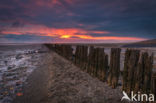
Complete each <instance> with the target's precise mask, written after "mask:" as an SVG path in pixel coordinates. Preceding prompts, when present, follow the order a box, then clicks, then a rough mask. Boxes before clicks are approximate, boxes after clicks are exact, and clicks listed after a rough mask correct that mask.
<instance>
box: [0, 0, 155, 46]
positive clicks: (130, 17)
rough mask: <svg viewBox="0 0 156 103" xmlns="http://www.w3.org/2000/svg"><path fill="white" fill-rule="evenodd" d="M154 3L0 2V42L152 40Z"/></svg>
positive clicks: (143, 0) (100, 0)
mask: <svg viewBox="0 0 156 103" xmlns="http://www.w3.org/2000/svg"><path fill="white" fill-rule="evenodd" d="M154 4H155V2H154V1H153V2H147V1H146V0H141V1H136V0H135V1H128V2H127V1H125V0H121V1H120V0H119V1H118V2H117V1H113V0H109V1H107V0H97V1H96V0H85V1H84V0H74V1H73V0H37V1H36V0H26V1H23V0H11V1H8V0H4V1H3V0H1V1H0V14H1V15H0V42H2V43H3V42H15V43H16V42H18V43H20V42H62V41H66V42H68V41H69V42H75V41H76V42H86V43H87V42H88V41H89V42H91V41H93V42H97V43H98V42H99V41H100V42H103V43H107V42H116V43H118V42H137V41H142V40H147V39H153V38H156V35H155V32H156V29H155V28H154V27H155V26H156V25H155V24H156V23H155V21H156V20H155V18H156V16H155V14H156V11H155V9H156V7H155V6H154ZM145 7H146V8H145Z"/></svg>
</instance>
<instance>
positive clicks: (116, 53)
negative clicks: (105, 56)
mask: <svg viewBox="0 0 156 103" xmlns="http://www.w3.org/2000/svg"><path fill="white" fill-rule="evenodd" d="M120 52H121V49H120V48H112V49H111V58H110V71H109V76H108V84H109V85H110V86H112V88H116V87H117V85H118V79H119V75H120Z"/></svg>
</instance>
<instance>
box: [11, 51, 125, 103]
mask: <svg viewBox="0 0 156 103" xmlns="http://www.w3.org/2000/svg"><path fill="white" fill-rule="evenodd" d="M42 61H43V62H42V63H41V64H40V66H39V68H38V69H35V70H34V71H33V73H32V74H31V75H30V76H29V77H28V79H27V81H26V83H25V84H24V88H23V90H24V92H23V95H22V96H19V97H16V98H15V99H14V101H13V103H121V97H122V93H121V90H120V88H121V87H118V88H117V89H112V88H111V87H109V86H108V85H107V84H106V83H103V82H101V81H99V80H98V79H96V78H93V77H91V76H90V75H89V74H87V73H85V72H83V71H81V70H80V69H79V68H77V67H76V66H74V65H73V64H72V63H71V62H70V61H67V60H65V59H64V58H62V57H61V56H59V55H58V54H56V53H54V52H49V53H47V54H45V56H44V58H43V59H42Z"/></svg>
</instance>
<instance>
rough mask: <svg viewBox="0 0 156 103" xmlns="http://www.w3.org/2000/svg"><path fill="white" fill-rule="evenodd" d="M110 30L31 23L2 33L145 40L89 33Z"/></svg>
mask: <svg viewBox="0 0 156 103" xmlns="http://www.w3.org/2000/svg"><path fill="white" fill-rule="evenodd" d="M109 33H110V32H109V31H92V30H90V31H88V30H84V29H78V28H65V29H58V28H48V27H45V26H41V25H40V26H36V25H31V26H30V25H29V26H25V27H22V28H8V29H6V30H5V31H2V34H16V35H22V34H34V35H39V36H50V37H57V38H60V39H70V40H71V39H75V37H76V38H77V39H83V40H120V41H125V40H127V41H140V40H145V39H144V38H137V37H117V36H100V37H99V36H98V37H93V36H91V35H88V34H97V35H101V34H109Z"/></svg>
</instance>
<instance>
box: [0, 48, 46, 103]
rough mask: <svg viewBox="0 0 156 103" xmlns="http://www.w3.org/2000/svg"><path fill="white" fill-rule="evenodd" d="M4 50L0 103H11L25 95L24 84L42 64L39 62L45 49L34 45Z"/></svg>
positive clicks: (0, 53) (0, 54)
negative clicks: (17, 97)
mask: <svg viewBox="0 0 156 103" xmlns="http://www.w3.org/2000/svg"><path fill="white" fill-rule="evenodd" d="M3 48H4V47H3ZM3 48H1V49H0V103H11V102H12V100H13V99H14V98H15V97H16V96H21V95H22V94H23V93H22V92H23V91H22V87H23V84H24V83H25V81H26V79H27V77H28V76H29V75H30V74H31V73H32V72H33V71H34V70H35V69H36V68H37V66H38V65H39V64H40V62H38V61H39V59H41V58H42V56H43V55H44V53H43V52H42V53H40V51H41V50H42V51H43V50H44V48H42V46H32V45H31V46H23V47H20V48H19V46H14V47H12V46H6V47H5V48H4V49H3ZM7 48H8V49H7ZM10 48H13V49H10ZM44 52H45V51H44Z"/></svg>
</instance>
